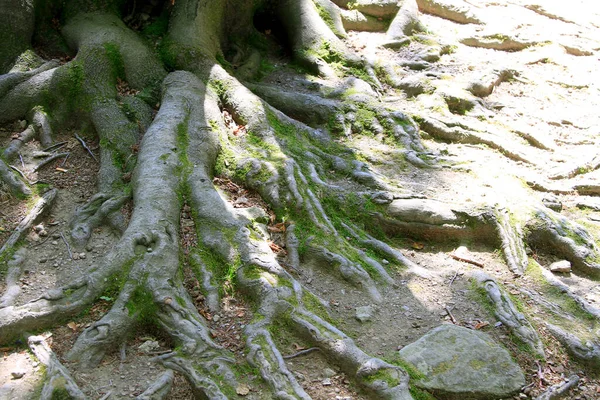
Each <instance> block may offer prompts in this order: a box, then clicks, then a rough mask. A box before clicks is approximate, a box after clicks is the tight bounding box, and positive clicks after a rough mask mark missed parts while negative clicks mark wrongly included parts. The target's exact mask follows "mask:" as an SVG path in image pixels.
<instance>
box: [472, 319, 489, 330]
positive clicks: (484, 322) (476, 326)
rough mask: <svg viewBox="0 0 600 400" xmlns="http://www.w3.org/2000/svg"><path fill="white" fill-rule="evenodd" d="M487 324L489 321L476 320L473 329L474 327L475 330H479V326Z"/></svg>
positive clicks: (482, 326)
mask: <svg viewBox="0 0 600 400" xmlns="http://www.w3.org/2000/svg"><path fill="white" fill-rule="evenodd" d="M489 324H490V323H489V322H487V321H483V322H481V321H480V322H478V323H476V324H475V326H474V329H475V330H479V329H481V328H485V327H486V326H488V325H489Z"/></svg>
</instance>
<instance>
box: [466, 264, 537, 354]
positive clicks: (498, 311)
mask: <svg viewBox="0 0 600 400" xmlns="http://www.w3.org/2000/svg"><path fill="white" fill-rule="evenodd" d="M473 277H474V279H475V280H476V281H477V283H478V285H479V287H480V288H482V289H484V290H485V291H486V292H487V295H488V298H489V300H490V301H491V303H492V306H493V307H494V312H495V315H496V318H498V319H499V320H500V322H502V323H503V324H504V325H505V326H506V327H507V328H508V329H509V330H510V331H511V332H512V333H513V334H514V335H515V336H516V337H517V338H518V339H519V340H521V341H522V342H523V343H525V344H526V345H527V346H529V348H530V349H531V350H533V352H534V353H535V355H536V356H538V357H541V358H544V357H545V355H544V346H543V345H542V341H541V340H540V338H539V336H538V334H537V332H536V331H535V329H534V328H533V326H532V325H531V323H530V322H529V321H527V319H526V318H525V316H524V315H523V314H522V313H520V312H519V311H517V309H516V307H515V306H514V304H513V302H512V300H511V299H510V297H509V296H508V294H507V293H506V292H505V291H504V290H503V289H502V288H501V287H500V286H498V283H497V282H496V281H495V280H494V279H493V278H492V277H490V276H489V275H487V274H485V273H482V272H476V273H474V274H473Z"/></svg>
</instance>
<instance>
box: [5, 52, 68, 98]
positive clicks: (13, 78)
mask: <svg viewBox="0 0 600 400" xmlns="http://www.w3.org/2000/svg"><path fill="white" fill-rule="evenodd" d="M58 66H59V62H58V61H57V60H51V61H48V62H45V63H44V64H43V65H41V66H39V67H37V68H35V69H32V70H30V71H26V72H9V73H7V74H4V75H0V98H2V97H4V95H6V94H7V93H8V92H9V91H10V90H11V89H12V88H14V87H15V86H17V85H18V84H19V83H22V82H24V81H26V80H28V79H29V78H31V77H33V76H35V75H37V74H40V73H42V72H44V71H48V70H50V69H54V68H56V67H58Z"/></svg>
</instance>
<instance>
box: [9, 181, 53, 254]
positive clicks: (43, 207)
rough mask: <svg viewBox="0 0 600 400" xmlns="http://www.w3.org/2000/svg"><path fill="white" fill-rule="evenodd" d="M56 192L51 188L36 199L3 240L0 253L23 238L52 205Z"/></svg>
mask: <svg viewBox="0 0 600 400" xmlns="http://www.w3.org/2000/svg"><path fill="white" fill-rule="evenodd" d="M57 193H58V191H57V190H56V189H51V190H49V191H47V192H46V193H44V194H43V195H42V197H40V198H39V199H38V200H37V201H36V203H35V205H34V206H33V208H32V209H31V211H30V212H29V213H28V214H27V216H26V217H25V218H23V220H22V221H21V222H20V223H19V225H18V226H17V227H16V228H15V229H14V231H13V233H12V234H11V235H10V237H9V238H8V239H7V240H6V242H4V245H2V248H0V254H4V253H5V252H6V251H7V250H8V249H12V248H13V247H14V246H15V244H16V243H17V242H18V241H19V240H20V239H22V238H23V235H25V234H26V233H27V232H28V231H29V229H30V228H31V227H32V226H33V224H34V223H35V222H36V221H37V220H38V219H39V218H40V217H41V216H42V215H43V214H44V213H45V212H47V211H48V209H49V208H50V207H52V203H53V202H54V199H55V198H56V194H57Z"/></svg>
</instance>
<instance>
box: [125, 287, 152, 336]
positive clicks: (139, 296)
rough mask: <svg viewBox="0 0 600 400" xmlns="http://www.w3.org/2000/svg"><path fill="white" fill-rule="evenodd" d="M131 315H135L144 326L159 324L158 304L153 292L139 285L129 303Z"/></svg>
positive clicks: (126, 305) (127, 305)
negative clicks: (157, 316)
mask: <svg viewBox="0 0 600 400" xmlns="http://www.w3.org/2000/svg"><path fill="white" fill-rule="evenodd" d="M125 307H127V311H128V312H129V315H130V316H132V317H134V318H135V319H136V321H137V322H138V323H140V324H142V325H144V326H154V325H156V324H157V319H156V313H157V312H158V306H157V305H156V302H155V301H154V297H153V296H152V293H150V292H149V291H148V290H146V289H145V288H143V287H142V286H138V287H136V288H135V290H134V291H133V293H132V295H131V297H130V298H129V301H128V302H127V304H125Z"/></svg>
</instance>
